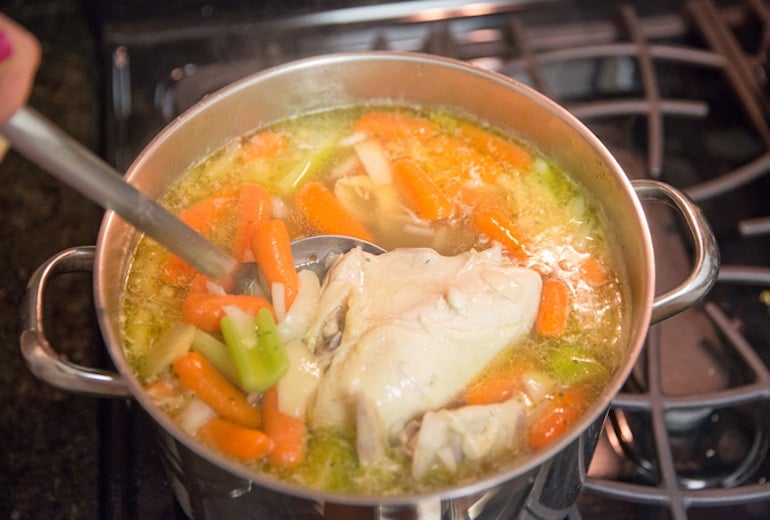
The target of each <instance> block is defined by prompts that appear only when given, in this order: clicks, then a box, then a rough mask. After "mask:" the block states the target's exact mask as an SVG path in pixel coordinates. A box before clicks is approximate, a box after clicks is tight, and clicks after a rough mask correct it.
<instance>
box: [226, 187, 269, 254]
mask: <svg viewBox="0 0 770 520" xmlns="http://www.w3.org/2000/svg"><path fill="white" fill-rule="evenodd" d="M270 213H271V203H270V192H268V191H267V190H266V189H265V188H263V187H262V186H259V185H258V184H244V185H243V186H241V192H240V195H239V197H238V213H237V216H236V229H235V239H234V240H233V257H235V258H237V259H239V260H243V254H244V253H245V252H246V251H248V249H249V247H250V245H249V244H250V241H251V238H252V237H253V236H254V233H255V232H256V230H257V228H258V227H259V226H261V225H262V224H263V223H264V222H266V221H267V220H268V219H269V218H270Z"/></svg>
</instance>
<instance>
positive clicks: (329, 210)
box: [294, 181, 372, 241]
mask: <svg viewBox="0 0 770 520" xmlns="http://www.w3.org/2000/svg"><path fill="white" fill-rule="evenodd" d="M294 202H295V204H296V205H297V208H298V209H299V210H300V212H301V213H302V214H303V215H304V216H305V218H306V219H307V220H308V221H310V223H311V224H312V225H313V226H314V227H315V228H316V229H318V230H319V231H320V232H322V233H329V234H335V235H346V236H350V237H355V238H361V239H363V240H368V241H372V234H371V233H369V230H367V229H366V228H365V227H364V226H363V225H361V223H359V222H358V221H357V220H356V219H355V218H354V217H353V215H351V214H350V212H349V211H348V210H347V209H345V207H344V206H343V205H342V203H341V202H340V201H339V200H338V199H337V197H335V196H334V194H333V193H332V192H331V191H329V190H328V189H327V188H326V186H324V185H323V184H321V183H320V182H315V181H313V182H308V183H307V184H305V185H304V186H303V187H302V189H300V190H299V192H298V193H297V195H296V196H295V198H294Z"/></svg>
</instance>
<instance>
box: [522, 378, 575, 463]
mask: <svg viewBox="0 0 770 520" xmlns="http://www.w3.org/2000/svg"><path fill="white" fill-rule="evenodd" d="M587 397H588V396H587V393H586V392H585V390H584V389H583V388H581V387H570V388H566V389H564V390H562V391H560V392H559V393H558V394H557V395H555V396H554V398H553V401H551V403H550V404H549V405H548V406H547V407H546V408H545V410H543V412H542V413H541V414H540V415H539V416H538V417H537V418H536V419H535V421H534V422H533V423H532V427H531V428H530V430H529V436H528V437H529V439H528V440H529V446H530V447H531V448H532V449H534V450H539V449H542V448H545V447H546V446H548V445H550V444H551V443H552V442H554V441H555V440H556V439H558V438H559V437H561V436H562V435H563V434H564V432H566V431H567V429H569V427H570V426H572V425H573V424H574V423H575V422H576V421H577V420H578V419H579V418H580V416H581V415H582V414H583V412H584V411H585V410H586V408H588V399H587Z"/></svg>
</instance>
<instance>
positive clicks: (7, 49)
mask: <svg viewBox="0 0 770 520" xmlns="http://www.w3.org/2000/svg"><path fill="white" fill-rule="evenodd" d="M11 54H13V46H12V45H11V40H9V39H8V37H7V36H6V35H5V33H4V32H2V31H0V61H3V60H4V59H6V58H7V57H8V56H10V55H11Z"/></svg>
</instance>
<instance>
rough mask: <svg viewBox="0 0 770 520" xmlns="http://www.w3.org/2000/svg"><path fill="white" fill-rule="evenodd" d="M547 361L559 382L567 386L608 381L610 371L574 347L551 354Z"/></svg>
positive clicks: (564, 348) (567, 347)
mask: <svg viewBox="0 0 770 520" xmlns="http://www.w3.org/2000/svg"><path fill="white" fill-rule="evenodd" d="M547 360H548V364H549V366H550V367H551V369H552V370H553V371H554V373H555V374H556V377H557V378H558V379H559V382H560V383H562V384H565V385H573V384H577V383H582V382H586V381H596V380H606V379H607V378H608V377H609V372H608V370H607V369H606V368H605V367H604V366H603V365H602V364H601V363H599V362H598V361H597V360H596V359H595V358H594V357H593V356H592V355H591V354H589V353H587V352H585V351H584V350H583V349H580V348H576V347H573V346H565V347H563V348H561V349H559V350H555V351H553V352H551V353H550V354H549V355H548V357H547Z"/></svg>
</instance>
